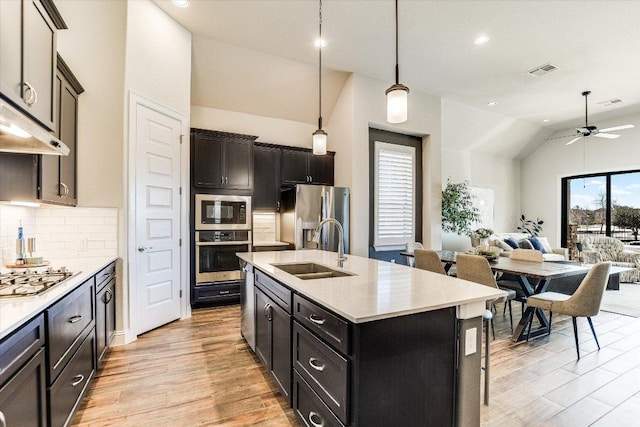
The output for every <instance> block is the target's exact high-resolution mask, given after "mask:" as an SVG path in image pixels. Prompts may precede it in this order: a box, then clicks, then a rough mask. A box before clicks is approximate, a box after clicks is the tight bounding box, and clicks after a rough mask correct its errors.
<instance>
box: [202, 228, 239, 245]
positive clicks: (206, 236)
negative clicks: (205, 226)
mask: <svg viewBox="0 0 640 427" xmlns="http://www.w3.org/2000/svg"><path fill="white" fill-rule="evenodd" d="M250 241H251V231H249V230H237V231H236V230H230V231H197V232H196V242H200V243H205V242H208V243H215V242H250Z"/></svg>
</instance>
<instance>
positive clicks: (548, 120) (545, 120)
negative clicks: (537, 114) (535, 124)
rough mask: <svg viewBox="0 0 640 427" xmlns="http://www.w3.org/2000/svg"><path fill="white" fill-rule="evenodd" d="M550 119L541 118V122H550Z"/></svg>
mask: <svg viewBox="0 0 640 427" xmlns="http://www.w3.org/2000/svg"><path fill="white" fill-rule="evenodd" d="M550 121H551V120H550V119H544V120H543V122H545V123H548V122H550Z"/></svg>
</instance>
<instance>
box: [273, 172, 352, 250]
mask: <svg viewBox="0 0 640 427" xmlns="http://www.w3.org/2000/svg"><path fill="white" fill-rule="evenodd" d="M281 199H282V203H281V209H280V240H282V241H283V242H288V243H293V244H294V245H295V248H296V249H324V250H328V251H336V252H337V251H338V232H337V231H336V228H334V227H331V228H330V227H323V228H322V230H321V235H320V241H319V243H316V242H314V241H313V234H314V231H315V229H316V227H317V226H318V225H319V224H320V221H322V220H324V219H327V218H334V219H336V220H337V221H338V222H340V224H341V225H342V228H343V230H344V233H343V245H344V253H349V189H348V188H345V187H332V186H326V185H297V186H295V187H293V188H291V189H289V190H286V191H283V192H282V197H281Z"/></svg>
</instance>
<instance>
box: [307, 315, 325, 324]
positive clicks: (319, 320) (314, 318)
mask: <svg viewBox="0 0 640 427" xmlns="http://www.w3.org/2000/svg"><path fill="white" fill-rule="evenodd" d="M309 320H310V321H312V322H313V323H315V324H316V325H324V322H326V320H324V319H323V318H322V317H318V316H317V315H315V314H310V315H309Z"/></svg>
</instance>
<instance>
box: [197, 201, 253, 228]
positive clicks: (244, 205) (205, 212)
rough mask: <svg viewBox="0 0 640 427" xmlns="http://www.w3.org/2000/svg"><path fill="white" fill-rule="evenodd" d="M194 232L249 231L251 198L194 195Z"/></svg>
mask: <svg viewBox="0 0 640 427" xmlns="http://www.w3.org/2000/svg"><path fill="white" fill-rule="evenodd" d="M195 210H196V215H195V221H196V223H195V229H196V230H250V229H251V197H250V196H229V195H218V194H196V205H195Z"/></svg>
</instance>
